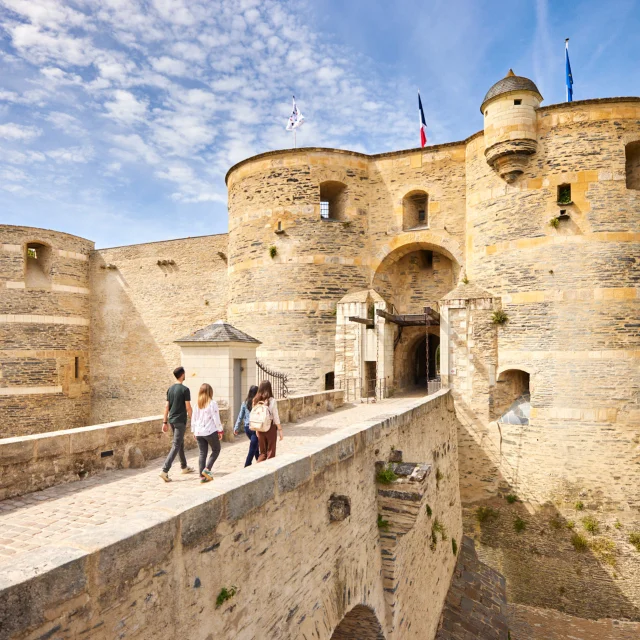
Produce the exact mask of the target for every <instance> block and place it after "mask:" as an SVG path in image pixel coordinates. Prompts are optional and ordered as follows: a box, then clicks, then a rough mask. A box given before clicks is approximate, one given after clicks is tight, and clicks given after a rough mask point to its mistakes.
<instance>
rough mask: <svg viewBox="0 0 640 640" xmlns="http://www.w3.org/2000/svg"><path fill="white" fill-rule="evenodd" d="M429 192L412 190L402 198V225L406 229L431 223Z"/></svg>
mask: <svg viewBox="0 0 640 640" xmlns="http://www.w3.org/2000/svg"><path fill="white" fill-rule="evenodd" d="M428 207H429V194H428V193H427V192H426V191H412V192H411V193H408V194H407V195H406V196H405V197H404V198H403V199H402V218H403V220H402V227H403V229H404V230H405V231H408V230H409V229H416V228H419V227H427V226H428V225H429V216H428V213H427V211H428Z"/></svg>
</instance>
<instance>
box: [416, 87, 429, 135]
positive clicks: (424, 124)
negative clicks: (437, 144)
mask: <svg viewBox="0 0 640 640" xmlns="http://www.w3.org/2000/svg"><path fill="white" fill-rule="evenodd" d="M418 110H419V111H420V146H421V147H424V146H425V145H426V144H427V122H426V120H425V119H424V110H423V108H422V100H421V99H420V92H419V91H418Z"/></svg>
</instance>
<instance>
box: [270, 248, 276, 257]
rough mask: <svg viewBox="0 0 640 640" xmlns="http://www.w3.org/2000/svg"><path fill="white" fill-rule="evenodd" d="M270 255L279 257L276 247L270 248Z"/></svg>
mask: <svg viewBox="0 0 640 640" xmlns="http://www.w3.org/2000/svg"><path fill="white" fill-rule="evenodd" d="M269 255H270V256H271V257H272V258H275V257H276V256H277V255H278V248H277V247H274V246H271V247H269Z"/></svg>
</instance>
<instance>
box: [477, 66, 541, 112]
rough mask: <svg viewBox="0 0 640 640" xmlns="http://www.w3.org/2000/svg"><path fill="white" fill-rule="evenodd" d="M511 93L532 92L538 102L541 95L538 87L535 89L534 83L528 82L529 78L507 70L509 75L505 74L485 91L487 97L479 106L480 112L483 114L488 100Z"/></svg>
mask: <svg viewBox="0 0 640 640" xmlns="http://www.w3.org/2000/svg"><path fill="white" fill-rule="evenodd" d="M512 91H533V92H534V93H537V94H538V95H539V96H540V100H542V94H541V93H540V91H538V87H536V83H535V82H534V81H533V80H529V78H525V77H524V76H517V75H516V74H515V73H514V72H513V69H509V73H507V75H506V76H505V77H504V78H502V80H498V82H496V83H495V84H494V85H493V87H491V89H489V91H487V95H486V96H485V97H484V100H483V101H482V105H481V106H480V111H481V112H482V113H484V106H485V104H486V103H487V102H489V100H492V99H493V98H495V97H497V96H500V95H502V94H503V93H511V92H512Z"/></svg>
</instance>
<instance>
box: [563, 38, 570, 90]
mask: <svg viewBox="0 0 640 640" xmlns="http://www.w3.org/2000/svg"><path fill="white" fill-rule="evenodd" d="M567 51H569V38H565V39H564V55H565V62H564V64H565V76H566V66H567V58H566V57H567ZM564 84H565V88H564V89H565V91H564V92H565V94H566V96H567V99H566V102H569V84H568V83H567V80H566V78H565V81H564Z"/></svg>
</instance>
